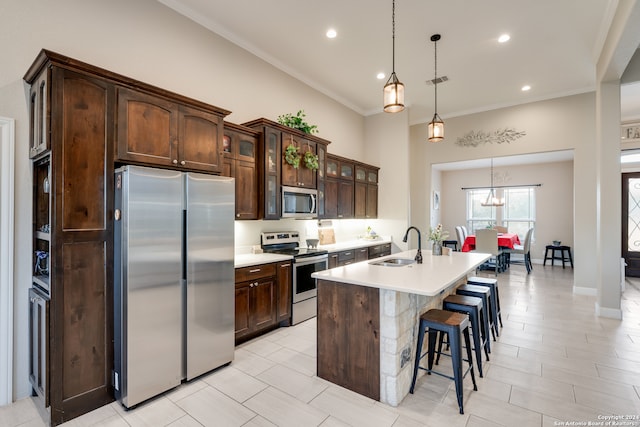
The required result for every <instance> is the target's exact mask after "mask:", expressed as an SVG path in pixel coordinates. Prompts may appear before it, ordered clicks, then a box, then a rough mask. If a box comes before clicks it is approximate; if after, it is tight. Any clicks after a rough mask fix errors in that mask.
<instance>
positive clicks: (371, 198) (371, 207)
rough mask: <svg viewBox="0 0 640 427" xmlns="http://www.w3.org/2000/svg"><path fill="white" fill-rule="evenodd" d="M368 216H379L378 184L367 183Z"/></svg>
mask: <svg viewBox="0 0 640 427" xmlns="http://www.w3.org/2000/svg"><path fill="white" fill-rule="evenodd" d="M366 216H367V218H377V217H378V186H377V185H371V184H369V185H367V209H366Z"/></svg>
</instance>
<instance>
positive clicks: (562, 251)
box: [542, 245, 573, 268]
mask: <svg viewBox="0 0 640 427" xmlns="http://www.w3.org/2000/svg"><path fill="white" fill-rule="evenodd" d="M558 251H559V252H560V256H556V252H558ZM549 252H551V256H549ZM565 253H566V255H565ZM548 259H550V260H551V266H552V267H553V261H554V260H556V259H557V260H561V261H562V268H564V263H565V261H568V262H569V264H571V268H573V258H572V257H571V246H564V245H547V246H545V251H544V261H543V262H542V266H543V267H544V266H545V265H547V260H548Z"/></svg>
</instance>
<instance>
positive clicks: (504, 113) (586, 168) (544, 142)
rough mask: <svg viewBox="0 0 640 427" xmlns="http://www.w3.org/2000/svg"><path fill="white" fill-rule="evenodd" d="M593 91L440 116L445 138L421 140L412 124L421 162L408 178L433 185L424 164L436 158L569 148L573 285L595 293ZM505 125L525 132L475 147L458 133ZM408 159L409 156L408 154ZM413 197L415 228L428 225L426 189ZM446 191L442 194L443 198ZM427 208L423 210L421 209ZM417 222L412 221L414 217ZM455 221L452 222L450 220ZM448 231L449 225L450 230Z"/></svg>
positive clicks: (422, 134) (445, 160)
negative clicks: (506, 141)
mask: <svg viewBox="0 0 640 427" xmlns="http://www.w3.org/2000/svg"><path fill="white" fill-rule="evenodd" d="M594 118H595V94H594V93H585V94H580V95H574V96H567V97H564V98H557V99H552V100H548V101H540V102H534V103H530V104H524V105H519V106H515V107H510V108H502V109H499V110H493V111H487V112H483V113H477V114H471V115H468V116H461V117H454V118H450V119H446V120H445V135H446V137H445V140H444V141H443V142H441V143H437V144H430V143H427V142H426V125H415V126H412V127H411V147H412V150H413V151H412V154H411V155H412V157H414V156H415V157H416V158H417V157H419V160H415V161H416V162H420V163H421V164H422V165H423V167H422V168H412V170H411V180H412V181H413V182H420V183H421V185H424V186H426V188H428V189H430V190H432V189H434V187H433V183H432V182H431V181H432V177H431V174H430V173H426V172H425V171H424V169H427V170H428V169H430V166H431V165H433V164H438V163H448V162H453V161H461V160H472V159H481V158H489V157H502V156H509V155H515V154H528V153H536V152H546V151H557V150H566V149H573V150H574V167H573V182H574V183H575V186H574V193H573V198H574V200H573V206H574V208H573V209H574V212H576V215H574V218H573V223H574V232H573V243H574V244H573V246H574V248H573V249H574V250H573V254H574V261H575V262H574V264H575V269H574V286H575V287H576V288H578V289H587V291H586V292H587V293H592V294H595V289H596V282H595V277H596V265H597V258H596V257H597V255H596V236H595V232H594V230H595V227H596V213H595V206H596V196H595V191H594V188H595V187H596V182H595V173H594V171H595V168H596V153H595V119H594ZM506 127H510V128H515V129H516V130H518V131H524V132H526V136H524V137H522V138H520V139H517V140H515V141H513V142H511V143H509V144H485V145H481V146H478V147H460V146H458V145H456V144H455V141H456V139H457V138H458V137H461V136H463V135H465V134H466V133H468V132H469V131H472V130H473V131H479V130H483V131H485V132H493V131H495V130H498V129H504V128H506ZM412 161H413V159H412ZM418 196H420V198H419V199H416V198H415V197H412V205H411V215H412V217H419V218H424V220H423V221H422V222H421V223H420V227H421V228H424V229H428V227H429V225H430V224H429V223H428V219H427V218H426V216H425V215H424V214H423V212H425V206H429V198H428V197H426V195H425V194H416V197H418ZM446 197H447V196H446V194H444V192H443V194H442V198H443V200H446ZM426 212H428V210H426ZM414 222H416V221H414ZM454 225H455V224H454ZM450 231H451V232H453V231H454V230H450Z"/></svg>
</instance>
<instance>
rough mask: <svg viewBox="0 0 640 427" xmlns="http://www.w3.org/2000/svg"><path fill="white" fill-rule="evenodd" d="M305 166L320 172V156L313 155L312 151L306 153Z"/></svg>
mask: <svg viewBox="0 0 640 427" xmlns="http://www.w3.org/2000/svg"><path fill="white" fill-rule="evenodd" d="M304 165H305V166H306V167H307V168H309V169H311V170H312V171H315V170H318V167H319V165H318V155H317V154H313V152H312V151H307V152H306V153H304Z"/></svg>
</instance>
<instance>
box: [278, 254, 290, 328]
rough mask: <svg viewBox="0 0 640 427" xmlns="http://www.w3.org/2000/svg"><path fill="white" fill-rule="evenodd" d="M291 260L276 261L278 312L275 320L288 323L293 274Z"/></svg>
mask: <svg viewBox="0 0 640 427" xmlns="http://www.w3.org/2000/svg"><path fill="white" fill-rule="evenodd" d="M292 273H293V272H292V266H291V262H281V263H278V276H277V278H278V313H277V322H286V323H287V324H289V322H290V319H291V303H292V293H293V281H292V278H293V274H292Z"/></svg>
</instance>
